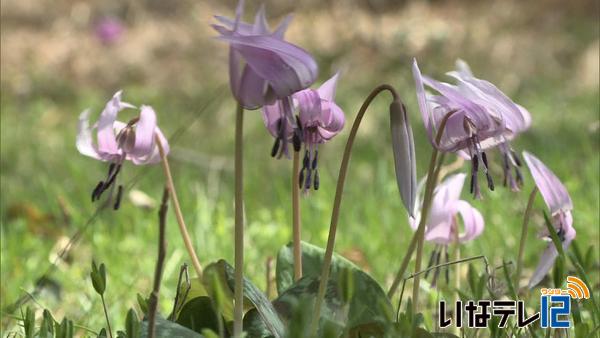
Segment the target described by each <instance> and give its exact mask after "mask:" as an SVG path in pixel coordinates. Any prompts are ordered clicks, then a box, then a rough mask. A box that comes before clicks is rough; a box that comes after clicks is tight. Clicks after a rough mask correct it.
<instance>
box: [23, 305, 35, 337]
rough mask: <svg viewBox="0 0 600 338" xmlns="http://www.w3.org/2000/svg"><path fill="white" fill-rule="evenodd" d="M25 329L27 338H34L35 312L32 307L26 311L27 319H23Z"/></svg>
mask: <svg viewBox="0 0 600 338" xmlns="http://www.w3.org/2000/svg"><path fill="white" fill-rule="evenodd" d="M23 329H24V330H25V337H26V338H33V335H34V334H35V312H33V309H32V308H30V307H27V309H26V310H25V318H24V319H23Z"/></svg>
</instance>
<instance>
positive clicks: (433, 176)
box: [388, 110, 456, 304]
mask: <svg viewBox="0 0 600 338" xmlns="http://www.w3.org/2000/svg"><path fill="white" fill-rule="evenodd" d="M455 112H456V111H455V110H453V111H450V112H448V113H447V114H446V115H445V116H444V118H443V119H442V121H441V122H440V126H439V129H438V132H437V135H436V138H435V143H436V144H439V143H440V140H441V139H442V135H443V133H444V128H445V127H446V122H447V121H448V119H449V118H450V116H452V115H453V114H454V113H455ZM437 156H438V151H437V148H436V147H433V151H432V153H431V159H430V160H429V172H428V174H427V182H426V185H425V195H424V198H423V206H422V208H421V220H420V222H419V227H418V228H417V231H416V232H415V233H414V234H413V237H412V239H411V241H410V244H409V245H408V249H407V250H406V255H404V258H403V259H402V263H401V264H400V269H399V270H398V273H397V274H396V278H394V282H393V283H392V286H391V287H390V290H389V291H388V297H389V298H392V296H393V295H394V293H396V290H397V289H398V285H400V282H401V281H402V279H403V277H404V274H405V273H406V269H407V268H408V263H410V259H411V258H412V254H413V252H414V251H415V247H416V246H417V243H418V239H419V238H421V237H423V235H424V230H425V221H426V220H427V217H429V205H430V204H431V199H432V198H433V190H434V188H435V186H436V184H437V181H438V177H437V175H439V173H440V170H439V169H438V170H435V166H436V159H437ZM441 163H442V162H441V161H440V165H441ZM421 232H422V233H423V234H421ZM422 250H423V249H422V247H421V251H422ZM419 268H420V263H419ZM415 270H416V268H415ZM416 271H418V270H416ZM415 282H417V284H418V281H417V279H415ZM417 286H418V285H417ZM413 297H414V295H413ZM413 304H415V303H414V298H413Z"/></svg>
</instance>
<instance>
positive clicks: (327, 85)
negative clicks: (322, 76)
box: [317, 72, 340, 101]
mask: <svg viewBox="0 0 600 338" xmlns="http://www.w3.org/2000/svg"><path fill="white" fill-rule="evenodd" d="M339 75H340V73H339V72H337V73H335V75H334V76H332V77H331V78H330V79H329V80H327V81H325V82H324V83H323V84H322V85H321V86H320V87H319V89H317V91H318V92H319V96H320V97H321V98H322V99H325V100H328V101H333V99H334V98H335V90H336V88H337V82H338V78H339Z"/></svg>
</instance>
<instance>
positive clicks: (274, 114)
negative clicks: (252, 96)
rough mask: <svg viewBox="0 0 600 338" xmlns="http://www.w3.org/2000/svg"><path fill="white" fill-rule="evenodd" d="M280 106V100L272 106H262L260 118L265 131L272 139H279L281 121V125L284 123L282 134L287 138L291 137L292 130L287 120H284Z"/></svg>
mask: <svg viewBox="0 0 600 338" xmlns="http://www.w3.org/2000/svg"><path fill="white" fill-rule="evenodd" d="M282 104H283V103H282V102H281V101H280V100H277V101H275V103H274V104H270V105H265V106H263V109H262V116H263V122H264V123H265V127H267V130H268V131H269V133H271V135H273V137H279V133H280V130H279V120H282V121H283V123H285V130H284V134H285V135H286V138H287V137H288V136H289V137H291V136H292V133H293V130H294V129H293V126H292V125H291V124H290V123H289V121H288V120H287V118H285V114H284V110H283V107H282V106H281V105H282Z"/></svg>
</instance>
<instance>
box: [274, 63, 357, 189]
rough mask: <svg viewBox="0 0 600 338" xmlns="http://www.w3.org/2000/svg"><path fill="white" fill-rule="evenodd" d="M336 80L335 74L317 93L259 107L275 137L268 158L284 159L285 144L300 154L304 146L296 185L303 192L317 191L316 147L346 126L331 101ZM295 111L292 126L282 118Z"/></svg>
mask: <svg viewBox="0 0 600 338" xmlns="http://www.w3.org/2000/svg"><path fill="white" fill-rule="evenodd" d="M338 78H339V74H335V75H334V76H332V77H331V78H330V79H329V80H327V81H325V82H324V83H323V84H322V85H321V86H320V87H319V88H318V89H310V88H309V89H304V90H301V91H299V92H297V93H295V94H293V95H292V96H291V98H287V99H284V100H278V101H276V102H275V104H272V105H266V106H264V107H263V120H264V122H265V126H266V127H267V129H268V130H269V132H270V133H271V135H273V136H274V137H275V143H274V145H273V149H272V151H271V155H272V156H278V157H282V156H283V155H286V156H287V155H288V149H287V144H288V143H289V142H291V143H292V144H293V147H294V151H300V149H301V146H302V144H304V149H305V152H304V159H303V161H302V169H301V170H300V175H299V182H298V184H299V185H300V187H301V188H303V189H304V190H305V191H307V190H308V189H310V188H311V187H313V188H314V189H315V190H318V189H319V171H318V155H319V149H318V148H319V145H320V144H322V143H325V142H327V141H329V140H330V139H332V138H333V137H334V136H335V135H337V134H338V133H339V132H340V131H341V130H342V129H343V128H344V124H345V122H346V118H345V115H344V112H343V111H342V109H341V108H340V107H339V106H338V105H337V104H336V103H335V101H334V98H335V91H336V88H337V82H338ZM286 110H287V111H286ZM295 111H297V112H298V114H297V116H296V118H295V119H294V120H295V122H296V123H295V124H292V123H290V120H289V119H288V118H286V116H287V114H289V113H290V112H292V113H293V112H295Z"/></svg>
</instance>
